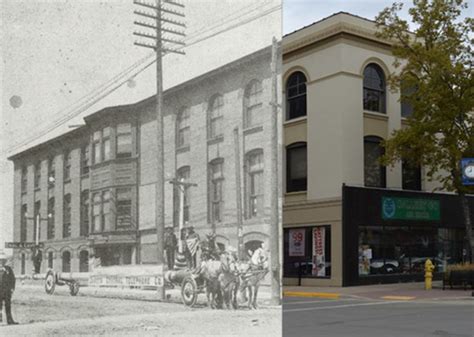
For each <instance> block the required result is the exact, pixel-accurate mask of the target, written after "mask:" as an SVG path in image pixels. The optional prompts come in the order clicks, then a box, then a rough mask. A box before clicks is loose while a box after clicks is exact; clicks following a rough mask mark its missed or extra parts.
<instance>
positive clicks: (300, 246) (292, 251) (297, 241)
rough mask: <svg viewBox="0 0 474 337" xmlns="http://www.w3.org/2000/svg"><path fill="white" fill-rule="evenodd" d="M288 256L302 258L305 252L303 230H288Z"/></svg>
mask: <svg viewBox="0 0 474 337" xmlns="http://www.w3.org/2000/svg"><path fill="white" fill-rule="evenodd" d="M289 235H290V243H289V245H290V247H289V255H290V256H304V252H305V230H304V229H290V234H289Z"/></svg>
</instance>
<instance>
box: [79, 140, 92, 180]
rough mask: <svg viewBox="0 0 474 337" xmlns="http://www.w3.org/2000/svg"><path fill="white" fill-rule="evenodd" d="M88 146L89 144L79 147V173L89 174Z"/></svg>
mask: <svg viewBox="0 0 474 337" xmlns="http://www.w3.org/2000/svg"><path fill="white" fill-rule="evenodd" d="M89 166H90V148H89V144H85V145H83V146H82V147H81V175H85V174H89Z"/></svg>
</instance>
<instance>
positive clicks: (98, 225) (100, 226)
mask: <svg viewBox="0 0 474 337" xmlns="http://www.w3.org/2000/svg"><path fill="white" fill-rule="evenodd" d="M92 220H93V223H92V225H93V231H94V232H95V233H100V232H104V231H110V230H111V226H110V225H111V223H110V191H109V190H105V191H102V192H95V193H94V194H93V195H92Z"/></svg>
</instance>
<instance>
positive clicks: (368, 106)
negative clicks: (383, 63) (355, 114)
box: [363, 63, 386, 113]
mask: <svg viewBox="0 0 474 337" xmlns="http://www.w3.org/2000/svg"><path fill="white" fill-rule="evenodd" d="M385 95H386V93H385V75H384V72H383V70H382V68H380V66H378V65H377V64H375V63H371V64H369V65H368V66H367V67H365V69H364V98H363V100H364V110H367V111H374V112H380V113H385Z"/></svg>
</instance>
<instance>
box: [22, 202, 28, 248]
mask: <svg viewBox="0 0 474 337" xmlns="http://www.w3.org/2000/svg"><path fill="white" fill-rule="evenodd" d="M27 214H28V206H27V205H26V204H25V205H22V206H21V217H20V218H21V223H20V241H21V242H26V235H27V222H26V221H27V219H26V217H27Z"/></svg>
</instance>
